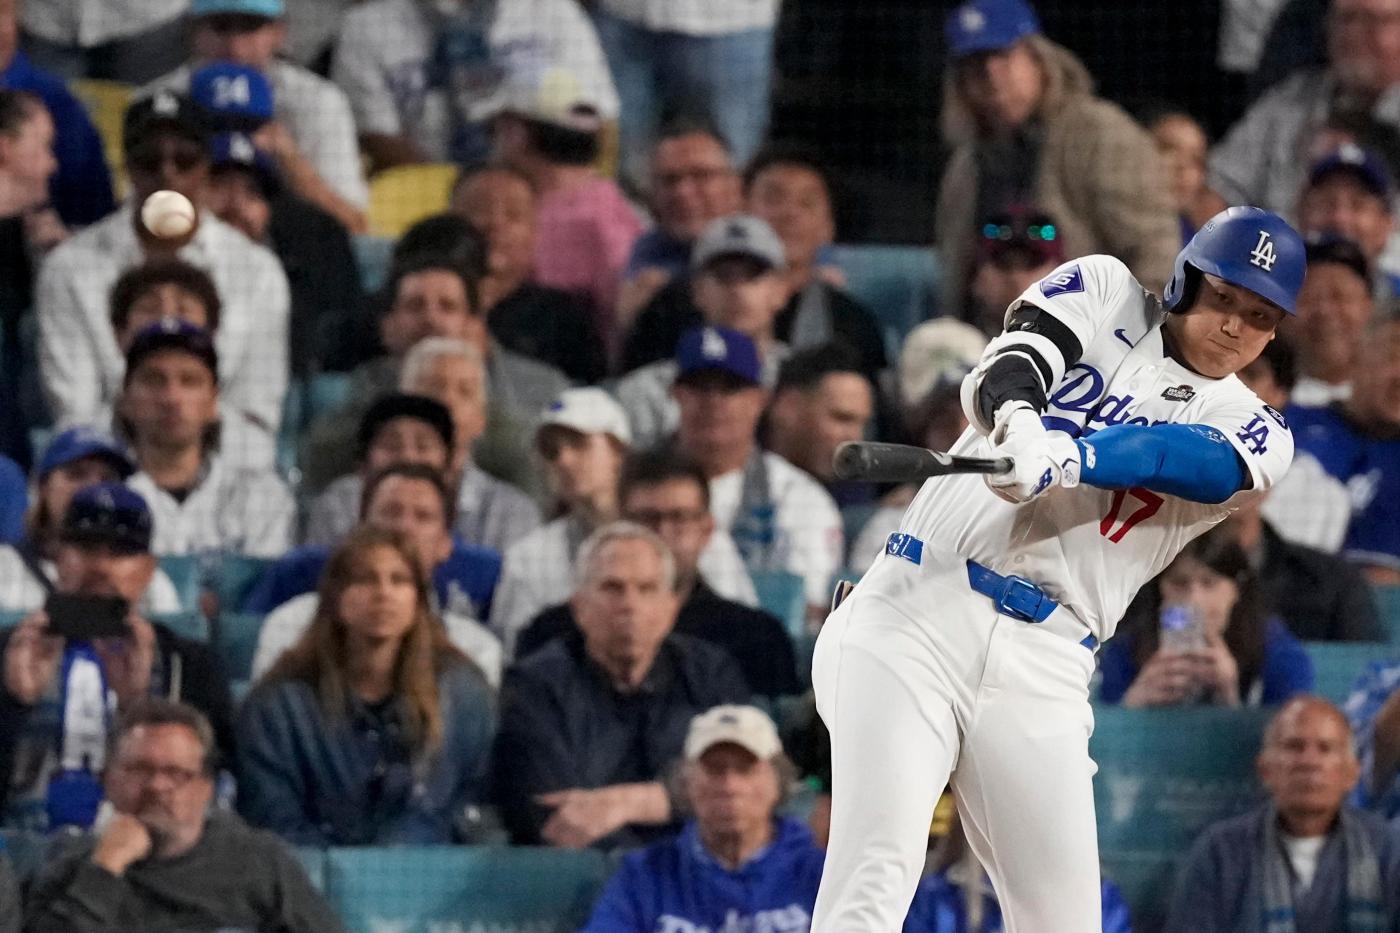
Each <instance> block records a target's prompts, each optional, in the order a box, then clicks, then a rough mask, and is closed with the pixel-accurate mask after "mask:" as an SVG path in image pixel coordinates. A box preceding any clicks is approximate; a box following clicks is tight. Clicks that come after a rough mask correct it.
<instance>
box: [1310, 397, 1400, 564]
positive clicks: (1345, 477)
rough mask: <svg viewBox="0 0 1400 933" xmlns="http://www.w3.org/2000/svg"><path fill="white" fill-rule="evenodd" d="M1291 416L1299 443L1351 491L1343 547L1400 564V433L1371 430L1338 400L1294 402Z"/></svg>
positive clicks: (1367, 558)
mask: <svg viewBox="0 0 1400 933" xmlns="http://www.w3.org/2000/svg"><path fill="white" fill-rule="evenodd" d="M1288 420H1289V422H1290V423H1291V424H1292V427H1293V440H1294V443H1295V444H1296V445H1297V449H1298V450H1300V451H1306V452H1308V453H1310V454H1312V455H1313V456H1314V457H1316V458H1317V461H1318V462H1319V463H1321V464H1322V467H1323V469H1325V470H1326V471H1327V472H1328V473H1330V474H1331V475H1332V476H1334V477H1336V478H1337V479H1338V480H1340V481H1341V482H1343V483H1345V484H1346V486H1347V490H1348V491H1349V492H1350V493H1351V523H1350V525H1348V527H1347V534H1346V539H1345V540H1344V541H1343V543H1342V550H1343V552H1344V553H1345V554H1346V555H1347V557H1348V558H1350V559H1352V560H1356V561H1359V562H1361V563H1366V564H1373V565H1377V566H1382V567H1391V568H1394V569H1397V570H1400V435H1397V434H1388V435H1381V434H1377V433H1374V432H1371V431H1368V430H1366V429H1365V428H1363V427H1362V426H1360V425H1358V424H1356V423H1355V422H1353V421H1352V420H1351V419H1350V418H1348V417H1347V415H1346V413H1345V412H1344V411H1343V410H1342V409H1340V408H1339V407H1337V406H1332V407H1329V408H1303V407H1300V406H1290V407H1289V409H1288Z"/></svg>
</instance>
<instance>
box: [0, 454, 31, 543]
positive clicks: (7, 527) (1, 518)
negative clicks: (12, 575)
mask: <svg viewBox="0 0 1400 933" xmlns="http://www.w3.org/2000/svg"><path fill="white" fill-rule="evenodd" d="M28 507H29V488H28V486H27V485H26V484H25V482H24V471H23V470H21V469H20V468H19V467H18V466H16V465H15V462H14V461H13V460H11V459H10V458H9V457H3V456H0V544H19V543H20V541H21V540H22V539H23V538H24V512H25V509H27V508H28Z"/></svg>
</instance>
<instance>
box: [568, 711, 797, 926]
mask: <svg viewBox="0 0 1400 933" xmlns="http://www.w3.org/2000/svg"><path fill="white" fill-rule="evenodd" d="M793 774H794V769H793V767H792V764H791V762H789V761H788V759H787V756H785V755H784V754H783V746H782V743H781V742H780V741H779V739H778V730H777V729H776V728H775V727H774V726H773V721H772V720H771V719H769V718H768V716H767V715H766V714H765V713H764V712H763V711H762V710H759V709H757V708H755V707H753V706H716V707H714V708H713V709H710V710H707V711H706V712H704V713H702V714H700V715H699V716H696V717H695V718H694V719H693V720H691V722H690V730H689V731H688V732H687V734H686V737H685V759H684V762H683V764H682V765H681V769H680V775H679V776H680V780H679V785H680V786H679V792H680V793H679V796H680V797H681V801H682V804H683V805H684V806H685V807H686V809H687V810H688V811H689V812H690V813H691V814H692V818H691V819H690V821H689V822H687V823H686V824H685V828H684V829H682V830H681V832H680V833H679V834H678V835H676V836H673V837H672V838H670V839H666V840H664V841H661V842H658V843H656V844H654V845H652V846H651V847H649V848H647V849H643V850H642V851H640V852H635V853H632V854H630V855H628V856H627V857H626V858H625V859H624V860H623V863H622V867H621V868H620V869H619V870H618V872H617V874H616V875H614V876H613V879H612V881H611V882H609V884H608V886H607V888H605V889H604V891H603V894H602V897H601V898H600V899H599V901H598V903H597V905H596V906H595V907H594V910H593V916H592V918H591V919H590V920H589V922H588V925H587V926H585V927H584V930H585V933H605V931H606V933H614V931H621V930H687V931H696V930H721V929H723V930H737V929H742V930H805V929H807V927H808V924H809V923H810V922H811V917H812V905H813V904H814V903H815V902H816V898H817V883H818V881H819V880H820V878H821V870H822V862H823V858H824V853H823V852H822V850H821V849H819V848H818V847H817V845H816V843H815V842H814V841H813V839H812V834H811V832H810V831H809V830H808V829H807V827H806V826H805V825H803V824H802V823H801V822H799V821H797V820H795V819H791V818H790V817H785V816H780V815H778V812H777V810H778V807H779V806H780V805H781V803H782V802H783V799H784V798H785V797H786V796H787V789H788V786H789V785H790V784H791V780H792V776H793Z"/></svg>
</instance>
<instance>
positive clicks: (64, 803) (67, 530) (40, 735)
mask: <svg viewBox="0 0 1400 933" xmlns="http://www.w3.org/2000/svg"><path fill="white" fill-rule="evenodd" d="M150 546H151V513H150V510H149V509H148V508H147V506H146V501H145V500H144V499H142V498H141V496H140V495H138V494H137V493H135V492H133V491H132V490H130V489H127V488H126V487H125V486H122V485H120V484H118V483H103V484H99V485H96V486H89V487H87V488H86V489H82V490H79V491H78V492H77V493H76V494H74V496H73V501H72V502H71V503H70V504H69V506H68V511H67V512H65V513H64V516H63V522H62V524H61V525H60V529H59V547H58V553H57V558H56V564H57V569H58V585H57V589H58V592H60V593H65V594H76V595H82V596H117V597H120V598H122V599H124V600H125V601H126V602H127V604H128V605H130V606H135V605H137V604H138V603H139V602H140V600H141V596H142V594H143V593H145V592H146V587H147V586H148V585H149V584H150V582H151V578H152V576H153V575H154V574H155V571H156V561H155V558H154V557H152V556H151V547H150ZM48 626H49V617H48V614H47V612H46V611H45V610H43V609H40V610H38V611H36V612H33V613H31V614H30V615H28V616H27V617H25V618H24V619H23V620H22V621H21V622H20V623H19V624H18V625H17V626H16V627H15V628H14V629H13V630H12V631H11V632H9V633H7V635H6V637H5V638H4V640H3V644H0V657H3V659H4V687H3V689H0V814H3V815H4V822H5V823H6V825H9V826H14V827H18V828H25V829H35V830H42V829H45V828H46V827H47V826H48V824H49V821H50V817H51V815H52V814H59V813H61V814H62V815H64V816H72V815H74V810H73V809H72V808H71V805H72V804H75V803H77V802H79V801H82V800H86V805H85V806H79V807H78V809H79V810H81V811H84V812H86V813H87V820H86V821H79V822H80V823H82V822H90V819H91V812H90V811H91V807H92V806H95V804H96V800H95V799H93V798H92V797H91V796H90V795H89V794H88V793H87V791H88V790H90V789H91V788H92V787H93V786H94V782H95V775H96V772H97V770H98V769H99V768H100V766H101V763H102V757H103V744H102V741H101V739H102V735H103V734H104V733H105V731H106V728H107V725H106V723H105V721H104V719H105V717H104V716H103V715H102V706H103V705H104V700H105V696H106V695H109V694H110V695H114V696H115V697H116V711H117V712H121V711H123V710H125V709H126V708H128V707H129V706H131V705H133V704H135V703H136V702H137V701H140V700H143V699H146V698H148V697H152V696H160V697H169V698H171V699H184V700H186V701H187V702H189V703H190V704H191V705H192V706H194V707H195V708H197V709H199V710H200V712H202V713H203V714H204V715H205V716H206V717H207V718H208V719H209V720H210V721H211V722H212V723H214V734H215V735H216V736H217V743H218V746H219V748H220V750H221V751H222V752H223V753H225V754H231V753H232V751H233V726H232V715H233V714H232V704H231V701H230V699H229V692H228V683H227V681H226V680H225V679H224V675H223V672H222V671H221V670H220V668H219V666H218V662H217V660H216V659H215V657H214V653H213V652H212V651H211V650H210V649H209V647H208V646H207V645H203V644H199V643H197V642H192V641H188V640H186V639H184V638H181V637H179V636H178V635H176V634H175V633H174V632H172V631H170V629H168V628H166V627H165V626H164V625H161V624H159V623H153V622H150V621H148V620H147V619H145V618H142V617H141V616H140V615H138V614H136V613H135V612H129V614H128V615H127V618H126V626H125V634H124V635H122V636H119V637H111V638H94V639H92V641H91V642H90V643H89V642H79V641H77V640H75V639H68V640H65V639H64V638H62V637H61V636H57V635H54V634H52V633H50V631H49V630H48ZM65 657H66V658H67V661H68V662H69V663H68V664H66V665H65V663H64V662H65ZM80 662H81V663H82V664H83V665H85V666H86V667H87V669H88V670H89V671H91V672H93V673H96V674H100V678H98V679H97V680H96V681H95V682H96V683H97V685H98V686H99V687H105V689H104V690H102V692H101V694H100V697H101V698H99V699H97V701H96V706H97V715H96V716H93V715H91V711H90V710H89V711H88V712H89V715H87V716H86V717H85V716H83V715H81V714H80V713H74V712H73V709H74V706H75V704H71V703H70V704H68V705H69V713H70V715H65V711H64V706H65V705H64V698H65V697H68V698H69V699H73V692H74V691H75V690H78V691H84V690H86V691H89V692H88V694H87V695H88V697H89V698H91V696H92V694H91V693H90V691H91V684H92V683H94V680H93V678H91V677H82V676H73V673H72V672H73V669H74V668H77V667H78V666H79V663H80ZM76 706H77V707H79V709H80V712H81V708H82V704H76ZM51 779H53V783H52V784H51Z"/></svg>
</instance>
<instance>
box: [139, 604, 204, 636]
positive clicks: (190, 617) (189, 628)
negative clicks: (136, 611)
mask: <svg viewBox="0 0 1400 933" xmlns="http://www.w3.org/2000/svg"><path fill="white" fill-rule="evenodd" d="M151 621H152V622H159V623H160V624H161V625H164V626H165V627H166V628H168V629H170V631H172V632H174V633H175V634H176V635H179V636H180V637H181V638H188V639H190V640H191V641H203V642H207V641H209V620H208V619H206V618H205V617H204V616H203V615H202V614H201V613H199V612H194V611H191V612H176V613H173V614H170V615H154V614H153V615H152V616H151Z"/></svg>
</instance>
